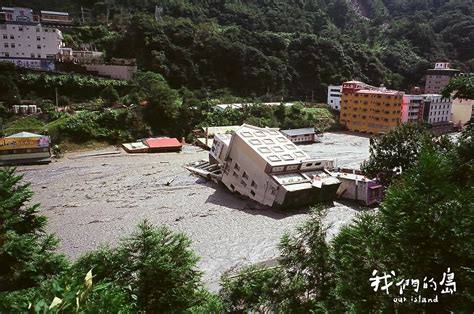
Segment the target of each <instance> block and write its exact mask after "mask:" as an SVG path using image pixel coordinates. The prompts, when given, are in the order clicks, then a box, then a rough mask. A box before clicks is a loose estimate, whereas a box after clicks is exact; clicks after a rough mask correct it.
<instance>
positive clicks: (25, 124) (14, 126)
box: [4, 117, 45, 136]
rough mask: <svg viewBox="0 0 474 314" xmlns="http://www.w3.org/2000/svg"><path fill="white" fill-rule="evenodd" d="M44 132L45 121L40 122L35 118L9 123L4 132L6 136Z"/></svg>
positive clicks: (24, 118) (25, 118)
mask: <svg viewBox="0 0 474 314" xmlns="http://www.w3.org/2000/svg"><path fill="white" fill-rule="evenodd" d="M44 131H45V124H44V122H43V121H41V120H38V119H36V118H35V117H23V118H20V119H16V120H14V121H12V122H10V123H8V124H7V125H6V128H5V130H4V133H5V135H6V136H9V135H12V134H15V133H19V132H31V133H39V134H43V133H44Z"/></svg>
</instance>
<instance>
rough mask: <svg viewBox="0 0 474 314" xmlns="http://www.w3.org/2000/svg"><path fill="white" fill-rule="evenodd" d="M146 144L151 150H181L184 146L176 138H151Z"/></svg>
mask: <svg viewBox="0 0 474 314" xmlns="http://www.w3.org/2000/svg"><path fill="white" fill-rule="evenodd" d="M145 144H146V145H148V147H150V148H181V146H183V145H182V144H181V143H180V142H179V141H178V139H176V138H149V139H147V140H145Z"/></svg>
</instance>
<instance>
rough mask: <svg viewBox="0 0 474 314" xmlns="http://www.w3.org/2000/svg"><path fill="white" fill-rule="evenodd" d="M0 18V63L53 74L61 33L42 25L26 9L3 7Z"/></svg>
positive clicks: (36, 17) (61, 38) (60, 43)
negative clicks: (9, 63) (4, 62)
mask: <svg viewBox="0 0 474 314" xmlns="http://www.w3.org/2000/svg"><path fill="white" fill-rule="evenodd" d="M47 12H49V11H47ZM56 13H58V14H59V13H60V12H56ZM0 16H1V18H0V20H1V23H0V61H6V62H11V63H13V64H15V65H16V66H19V67H25V68H31V69H36V70H46V71H53V70H54V69H55V65H54V61H55V60H56V58H57V56H58V55H59V54H60V53H61V49H62V48H63V46H64V45H63V41H62V40H63V35H62V32H61V31H60V30H59V29H57V28H54V27H50V26H46V25H42V24H41V22H40V16H39V15H36V14H33V11H32V10H31V9H29V8H17V7H15V8H8V7H3V8H2V12H0Z"/></svg>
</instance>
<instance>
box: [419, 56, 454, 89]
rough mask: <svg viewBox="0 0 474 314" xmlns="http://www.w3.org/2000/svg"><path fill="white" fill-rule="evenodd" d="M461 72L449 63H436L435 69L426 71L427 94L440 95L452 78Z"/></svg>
mask: <svg viewBox="0 0 474 314" xmlns="http://www.w3.org/2000/svg"><path fill="white" fill-rule="evenodd" d="M460 73H461V71H459V70H456V69H453V68H452V67H451V64H450V63H449V62H436V63H435V67H434V69H429V70H427V71H426V82H425V93H426V94H439V93H441V91H442V90H443V88H444V87H445V86H446V85H448V82H449V80H450V79H451V78H453V77H455V76H457V75H459V74H460Z"/></svg>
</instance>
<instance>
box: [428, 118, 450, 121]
mask: <svg viewBox="0 0 474 314" xmlns="http://www.w3.org/2000/svg"><path fill="white" fill-rule="evenodd" d="M428 121H429V122H444V121H448V118H443V117H437V118H429V120H428Z"/></svg>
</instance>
